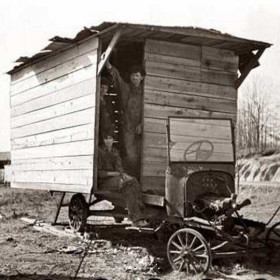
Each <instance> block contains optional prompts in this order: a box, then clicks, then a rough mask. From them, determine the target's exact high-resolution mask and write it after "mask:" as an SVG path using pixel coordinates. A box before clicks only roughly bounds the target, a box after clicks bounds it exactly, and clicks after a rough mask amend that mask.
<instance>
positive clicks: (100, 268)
mask: <svg viewBox="0 0 280 280" xmlns="http://www.w3.org/2000/svg"><path fill="white" fill-rule="evenodd" d="M244 198H250V199H251V200H252V202H253V204H252V205H251V206H248V207H247V208H246V209H244V210H243V211H242V214H243V215H244V217H248V218H250V219H254V220H258V221H263V222H265V223H266V222H267V221H268V220H269V218H270V216H271V215H272V214H273V212H274V210H275V209H276V208H277V207H278V206H279V204H280V186H279V185H278V186H277V185H275V184H273V185H272V186H269V187H266V186H264V185H262V186H260V185H259V184H254V185H249V184H246V185H243V186H241V187H240V188H239V199H240V200H242V199H244ZM55 208H56V201H55V199H53V198H52V197H51V196H50V194H49V193H47V192H42V191H40V192H39V191H27V190H16V189H10V188H7V187H3V186H0V249H1V251H0V252H1V254H0V279H11V280H16V279H21V280H23V279H24V280H25V279H31V280H32V279H33V280H37V279H44V280H51V279H52V280H66V279H74V278H75V275H76V272H77V271H78V275H77V278H76V279H108V280H109V279H125V280H144V279H171V280H172V279H187V278H186V276H185V275H184V274H183V273H175V272H173V271H172V270H171V269H170V267H169V265H168V262H167V260H166V253H165V251H166V240H164V238H163V239H160V240H159V239H156V238H155V236H152V235H148V234H143V233H142V234H140V233H138V232H131V231H126V230H125V229H124V228H123V227H121V228H108V227H104V226H99V227H94V228H95V233H94V238H93V240H92V241H87V242H86V241H85V240H82V239H80V238H69V237H58V236H54V235H52V234H48V233H44V232H38V231H35V230H34V229H33V226H32V225H28V224H26V223H24V222H22V221H21V220H20V218H21V217H23V216H24V217H33V218H36V219H37V220H44V221H46V222H52V220H53V217H54V214H55ZM103 220H104V219H103ZM103 220H102V221H103ZM100 221H101V220H100V219H99V220H97V223H99V224H100ZM279 221H280V213H278V215H277V216H276V217H275V218H274V221H273V222H272V224H273V223H274V222H279ZM59 222H62V223H64V224H65V223H66V222H67V209H63V212H62V215H61V216H60V220H59ZM90 223H92V221H90ZM104 223H107V224H112V223H113V219H111V218H106V219H105V221H104ZM85 252H87V254H86V255H85ZM79 264H81V267H80V268H79ZM279 264H280V260H275V259H274V260H271V261H268V259H267V258H266V257H262V258H253V257H251V256H247V257H246V258H242V259H231V260H221V261H219V262H215V263H214V265H213V267H212V269H211V270H210V272H209V274H208V275H207V277H206V276H204V278H201V277H200V278H199V279H280V265H279ZM98 277H99V278H98ZM102 277H103V278H102ZM188 279H190V278H188Z"/></svg>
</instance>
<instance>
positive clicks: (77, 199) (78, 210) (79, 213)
mask: <svg viewBox="0 0 280 280" xmlns="http://www.w3.org/2000/svg"><path fill="white" fill-rule="evenodd" d="M88 212H89V208H88V204H87V202H86V200H85V198H84V196H83V195H82V194H80V193H77V194H74V195H73V196H72V198H71V201H70V204H69V211H68V216H69V224H70V227H71V228H72V229H73V230H74V231H75V232H81V231H83V230H84V228H85V225H86V222H87V217H88Z"/></svg>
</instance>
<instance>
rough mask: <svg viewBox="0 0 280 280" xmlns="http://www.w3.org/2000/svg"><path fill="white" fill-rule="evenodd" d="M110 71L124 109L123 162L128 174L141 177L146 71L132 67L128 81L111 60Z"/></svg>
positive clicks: (108, 66)
mask: <svg viewBox="0 0 280 280" xmlns="http://www.w3.org/2000/svg"><path fill="white" fill-rule="evenodd" d="M106 68H107V70H108V72H109V73H110V74H111V75H112V77H113V83H114V85H115V86H116V88H117V89H118V93H119V95H120V97H121V98H120V100H121V109H122V110H123V127H122V140H123V146H124V147H123V153H124V154H123V163H124V168H125V170H127V172H128V174H130V175H132V176H135V177H136V178H138V179H139V177H140V161H141V135H142V105H143V83H142V82H143V80H144V71H143V69H141V67H139V66H133V67H132V68H131V69H130V72H129V73H130V75H129V79H130V82H129V83H126V82H125V81H124V80H123V78H122V77H121V75H120V73H119V71H118V69H116V68H115V67H114V66H113V65H112V64H111V63H110V62H109V61H107V63H106Z"/></svg>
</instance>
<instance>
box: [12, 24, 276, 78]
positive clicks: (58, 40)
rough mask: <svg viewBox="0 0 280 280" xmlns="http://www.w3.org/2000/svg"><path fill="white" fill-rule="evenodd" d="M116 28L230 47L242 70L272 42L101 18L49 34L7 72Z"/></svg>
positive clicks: (130, 34) (140, 36)
mask: <svg viewBox="0 0 280 280" xmlns="http://www.w3.org/2000/svg"><path fill="white" fill-rule="evenodd" d="M118 29H122V39H129V40H145V39H154V40H162V41H169V42H176V43H182V44H193V45H200V46H209V47H214V48H220V49H227V50H232V51H234V52H235V53H236V54H237V55H238V56H239V57H240V61H239V69H240V72H241V73H242V70H243V69H244V68H246V72H247V71H248V61H250V64H249V66H250V69H253V68H254V67H257V66H258V65H259V64H258V60H256V61H255V59H254V63H252V61H251V59H252V57H253V58H255V55H254V53H253V52H254V51H257V52H259V51H260V50H262V53H263V51H264V50H265V49H266V48H268V47H270V46H271V44H269V43H265V42H261V41H255V40H248V39H243V38H239V37H235V36H232V35H230V34H225V33H221V32H220V31H217V30H213V29H203V28H195V27H168V26H155V25H142V24H129V23H113V22H104V23H102V24H100V25H98V26H92V27H91V28H86V27H85V28H84V29H83V30H81V31H80V32H78V33H77V34H76V36H75V37H74V38H72V39H71V38H63V37H59V36H55V37H53V38H51V39H50V41H51V43H50V44H49V45H47V46H46V47H45V48H44V49H43V50H41V51H40V52H38V53H36V54H35V55H33V56H32V57H20V58H19V59H17V60H16V63H20V65H17V66H15V67H14V68H13V69H11V70H10V71H9V72H8V74H13V73H15V72H17V71H19V70H21V69H22V68H25V67H27V66H29V65H31V64H33V63H35V62H37V61H39V60H41V59H45V58H46V57H48V56H51V55H53V54H55V53H57V52H58V51H62V50H64V49H66V48H69V47H71V46H73V45H75V44H80V43H81V42H83V41H84V40H87V39H89V38H91V37H101V38H102V39H103V40H106V38H108V40H110V38H111V37H112V35H113V34H114V33H115V32H116V31H117V30H118Z"/></svg>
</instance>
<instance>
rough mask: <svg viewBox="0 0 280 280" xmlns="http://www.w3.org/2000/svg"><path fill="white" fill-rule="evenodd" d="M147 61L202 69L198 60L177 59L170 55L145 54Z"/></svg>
mask: <svg viewBox="0 0 280 280" xmlns="http://www.w3.org/2000/svg"><path fill="white" fill-rule="evenodd" d="M145 61H147V62H148V61H150V62H161V63H170V64H175V65H182V66H189V67H196V68H200V66H201V62H200V60H197V59H191V58H183V57H175V56H170V55H162V54H155V53H147V52H146V53H145Z"/></svg>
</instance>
